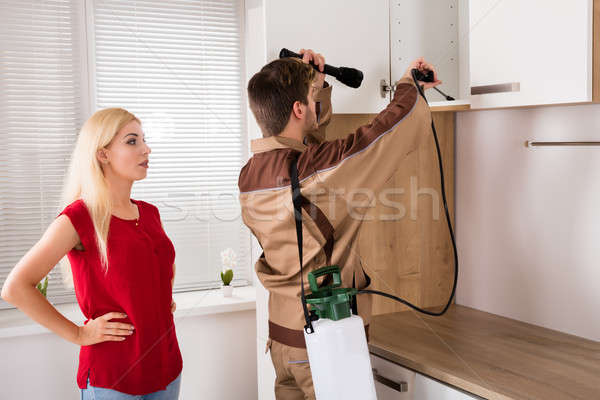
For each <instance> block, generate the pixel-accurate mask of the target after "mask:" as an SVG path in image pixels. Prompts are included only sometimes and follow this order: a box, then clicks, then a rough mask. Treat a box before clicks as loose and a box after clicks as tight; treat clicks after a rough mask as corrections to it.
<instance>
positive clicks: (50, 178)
mask: <svg viewBox="0 0 600 400" xmlns="http://www.w3.org/2000/svg"><path fill="white" fill-rule="evenodd" d="M42 4H43V6H40V2H37V1H36V2H33V1H31V2H29V1H16V0H15V1H13V2H8V3H6V2H4V3H3V5H2V6H0V7H2V13H1V14H2V15H1V16H0V23H1V24H2V28H0V35H1V36H0V37H1V40H2V44H1V46H2V47H1V50H2V52H1V53H0V65H1V66H2V67H1V68H2V69H3V70H2V74H1V76H0V88H1V90H2V94H1V95H0V96H1V97H0V98H1V99H2V103H1V106H0V109H1V110H2V111H1V114H0V123H1V126H0V135H1V136H2V141H1V143H0V189H1V192H0V205H1V210H0V252H1V254H0V284H2V283H3V282H4V280H5V278H6V275H7V274H8V272H9V271H10V270H11V269H12V267H13V266H14V265H15V264H16V262H17V261H18V260H19V258H20V257H22V256H23V254H25V252H26V251H27V250H28V249H29V248H30V247H31V246H32V245H33V244H34V243H35V242H36V241H37V240H38V239H39V238H40V237H41V235H42V233H43V232H44V231H45V229H46V228H47V226H48V225H49V224H50V222H51V221H52V220H53V219H54V218H55V217H56V215H57V214H58V213H59V212H60V209H59V206H60V204H59V200H60V199H59V197H60V192H61V188H62V183H63V176H64V173H65V171H66V167H67V165H68V162H69V155H70V152H71V151H72V149H73V146H74V143H75V140H76V136H77V132H78V130H79V128H80V126H81V124H82V123H83V122H84V121H85V119H87V117H89V115H91V113H92V112H93V111H95V110H96V109H100V108H105V107H114V106H118V107H124V108H126V109H128V110H130V111H131V112H133V113H134V114H136V115H137V116H138V117H139V118H140V119H141V120H142V123H143V128H144V130H145V132H146V135H147V141H148V143H149V145H150V147H151V148H152V154H151V156H150V169H149V170H148V177H147V178H146V179H145V180H143V181H140V182H137V183H136V184H135V185H134V187H133V193H132V197H133V198H137V199H141V200H145V201H148V202H151V203H153V204H155V205H157V206H158V207H159V210H160V212H161V217H162V220H163V224H164V226H165V230H166V231H167V234H168V235H169V237H170V238H171V240H172V241H173V244H174V245H175V248H176V252H177V258H176V263H177V275H176V281H175V290H191V289H201V288H210V287H217V286H218V285H219V272H220V270H221V260H220V252H221V251H222V250H224V249H225V248H233V249H234V251H235V252H236V253H237V255H238V265H237V268H236V270H235V279H234V284H247V283H248V282H249V281H250V279H251V276H250V271H251V269H250V234H249V232H248V231H247V229H246V228H245V226H244V225H243V223H242V220H241V217H240V210H239V204H238V200H237V197H238V193H237V177H238V173H239V170H240V168H241V167H242V165H243V163H244V162H245V160H246V159H247V152H248V149H247V140H246V138H245V120H244V118H245V115H246V112H245V100H244V99H245V98H244V78H243V77H244V71H243V65H244V62H243V59H244V58H243V45H242V32H243V27H242V19H243V18H242V15H243V12H242V5H241V4H240V3H239V2H238V1H172V2H169V3H168V4H166V3H165V2H162V1H156V0H145V1H127V2H123V1H116V0H114V1H111V0H102V1H100V0H98V1H92V0H88V1H86V2H85V3H84V2H81V1H77V0H54V1H45V2H43V3H42ZM49 281H50V282H49V287H48V297H49V298H50V299H51V300H52V301H53V302H55V303H58V302H63V301H72V300H73V296H72V292H71V290H70V289H68V288H67V287H64V286H63V284H62V279H61V276H60V269H59V268H55V269H54V270H53V271H52V272H51V274H50V279H49ZM0 306H4V307H5V306H6V304H2V305H0Z"/></svg>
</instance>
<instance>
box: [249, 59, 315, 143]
mask: <svg viewBox="0 0 600 400" xmlns="http://www.w3.org/2000/svg"><path fill="white" fill-rule="evenodd" d="M315 76H316V73H315V70H314V69H313V68H312V67H311V66H309V65H308V64H305V63H303V62H302V61H301V60H300V59H298V58H281V59H278V60H275V61H272V62H270V63H269V64H267V65H265V66H264V67H263V68H262V69H261V70H260V71H259V72H257V73H256V74H254V76H253V77H252V79H250V82H248V99H249V103H250V109H251V110H252V113H253V114H254V117H255V118H256V122H258V125H259V126H260V128H261V129H262V132H263V136H264V137H268V136H277V135H279V134H280V133H281V132H282V131H283V129H284V128H285V126H286V125H287V123H288V121H289V119H290V114H291V112H292V108H293V106H294V103H295V102H296V101H299V102H301V103H302V104H308V92H309V89H310V85H311V83H312V82H313V80H314V79H315Z"/></svg>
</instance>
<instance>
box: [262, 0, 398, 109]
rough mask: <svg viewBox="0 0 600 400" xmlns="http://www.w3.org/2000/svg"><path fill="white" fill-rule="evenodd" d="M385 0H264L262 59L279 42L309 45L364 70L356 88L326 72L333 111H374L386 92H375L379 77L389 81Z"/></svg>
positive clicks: (273, 52)
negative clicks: (360, 83)
mask: <svg viewBox="0 0 600 400" xmlns="http://www.w3.org/2000/svg"><path fill="white" fill-rule="evenodd" d="M388 4H389V3H388V1H387V0H377V1H372V2H368V3H367V2H365V1H363V0H328V1H322V0H304V1H281V0H265V15H266V23H265V25H266V42H267V59H268V60H273V59H275V58H277V57H278V55H279V51H280V50H281V48H282V47H285V48H288V49H290V50H293V51H298V50H299V49H300V48H312V49H315V50H317V51H318V52H320V53H322V54H323V55H324V56H325V57H326V62H327V63H328V64H331V65H333V66H336V67H337V66H344V67H352V68H357V69H359V70H361V71H362V72H363V73H364V80H363V83H362V86H361V87H360V88H359V89H352V88H349V87H347V86H345V85H343V84H341V83H339V82H337V81H336V80H335V78H331V77H328V78H327V80H328V82H329V83H331V84H332V85H333V86H334V89H333V92H332V102H333V105H334V110H333V111H334V112H335V113H378V112H379V111H381V110H382V109H384V108H385V106H387V104H388V103H389V98H387V97H386V98H382V97H381V95H380V81H381V80H382V79H386V80H388V81H389V77H390V64H389V57H390V55H389V53H390V50H389V49H390V46H389V22H388V21H389V6H388Z"/></svg>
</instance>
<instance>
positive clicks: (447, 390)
mask: <svg viewBox="0 0 600 400" xmlns="http://www.w3.org/2000/svg"><path fill="white" fill-rule="evenodd" d="M416 375H417V376H416V377H415V383H414V386H413V394H414V397H413V399H414V400H475V399H481V397H478V396H475V395H472V394H469V393H466V392H463V391H461V390H459V389H456V388H454V387H452V386H448V385H445V384H443V383H441V382H438V381H436V380H434V379H431V378H429V377H427V376H424V375H421V374H416Z"/></svg>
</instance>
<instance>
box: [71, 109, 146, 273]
mask: <svg viewBox="0 0 600 400" xmlns="http://www.w3.org/2000/svg"><path fill="white" fill-rule="evenodd" d="M131 121H137V122H138V123H140V120H139V119H138V118H137V117H136V116H135V115H133V114H132V113H130V112H129V111H127V110H124V109H122V108H105V109H103V110H99V111H97V112H96V113H94V115H92V116H91V117H90V118H89V119H88V120H87V121H86V122H85V124H83V127H82V128H81V131H80V132H79V136H78V138H77V143H76V145H75V149H74V150H73V153H72V155H71V163H70V165H69V170H68V173H67V177H66V180H65V185H64V188H63V195H62V201H63V208H64V207H66V206H67V205H69V204H71V203H72V202H74V201H75V200H78V199H81V200H83V202H84V203H85V205H86V206H87V209H88V211H89V213H90V215H91V217H92V222H93V224H94V231H95V234H96V243H97V245H98V253H99V255H100V263H101V265H102V266H104V268H105V271H108V255H107V240H108V228H109V226H110V218H111V215H112V201H111V196H110V190H109V186H108V182H107V181H106V178H105V177H104V172H103V171H102V167H101V165H100V161H99V160H98V158H97V152H98V150H100V149H103V148H105V147H106V146H108V145H109V143H110V142H111V141H112V140H113V138H114V137H115V136H116V134H117V132H119V131H120V130H121V129H122V128H123V127H124V126H125V125H127V124H128V123H129V122H131ZM65 260H66V257H65ZM67 263H68V261H67ZM67 266H69V267H70V265H67ZM70 275H71V274H70V273H69V274H67V276H70ZM63 276H64V274H63Z"/></svg>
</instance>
